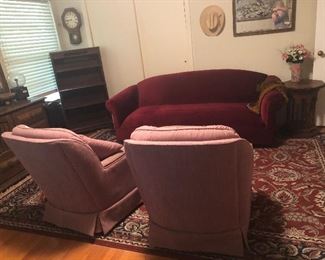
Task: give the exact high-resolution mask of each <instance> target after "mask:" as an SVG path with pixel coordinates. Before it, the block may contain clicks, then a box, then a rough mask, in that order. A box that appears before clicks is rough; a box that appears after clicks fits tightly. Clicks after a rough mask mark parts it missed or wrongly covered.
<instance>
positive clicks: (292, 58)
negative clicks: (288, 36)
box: [282, 44, 312, 63]
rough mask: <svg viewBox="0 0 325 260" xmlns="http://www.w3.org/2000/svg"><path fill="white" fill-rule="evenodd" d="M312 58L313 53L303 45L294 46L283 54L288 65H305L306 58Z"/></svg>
mask: <svg viewBox="0 0 325 260" xmlns="http://www.w3.org/2000/svg"><path fill="white" fill-rule="evenodd" d="M311 57H312V55H311V52H310V51H308V50H307V49H306V48H305V46H304V45H303V44H297V45H292V46H290V47H289V48H287V49H286V50H285V51H284V52H282V59H283V60H285V61H286V62H288V63H303V62H304V60H305V59H306V58H311Z"/></svg>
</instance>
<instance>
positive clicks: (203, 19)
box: [200, 5, 225, 36]
mask: <svg viewBox="0 0 325 260" xmlns="http://www.w3.org/2000/svg"><path fill="white" fill-rule="evenodd" d="M200 25H201V29H202V31H203V32H204V34H205V35H207V36H217V35H219V34H220V33H221V32H222V30H223V28H224V26H225V13H224V12H223V10H222V9H221V8H220V7H219V6H217V5H210V6H208V7H206V8H205V9H204V10H203V11H202V13H201V16H200Z"/></svg>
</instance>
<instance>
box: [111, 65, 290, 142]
mask: <svg viewBox="0 0 325 260" xmlns="http://www.w3.org/2000/svg"><path fill="white" fill-rule="evenodd" d="M266 77H267V75H266V74H262V73H258V72H254V71H246V70H231V69H222V70H202V71H191V72H182V73H176V74H168V75H161V76H156V77H152V78H148V79H145V80H143V81H141V82H139V83H138V84H137V85H133V86H130V87H128V88H126V89H124V90H123V91H121V92H120V93H118V94H116V95H115V96H113V97H112V98H110V99H109V100H108V101H107V102H106V107H107V109H108V110H109V111H110V112H111V114H112V118H113V124H114V128H115V130H116V134H117V139H118V140H119V141H123V140H124V139H128V138H129V137H130V135H131V133H132V132H133V130H135V129H136V128H137V127H139V126H142V125H152V126H166V125H212V124H221V125H227V126H230V127H232V128H234V129H235V130H236V131H237V133H238V134H239V135H240V136H241V137H242V138H245V139H247V140H248V141H250V142H251V143H253V144H254V145H257V146H267V145H272V144H273V143H274V137H275V134H276V131H277V130H278V128H279V126H280V121H281V120H280V118H282V119H283V117H280V111H281V110H282V109H281V108H282V107H284V104H285V99H284V97H283V95H282V94H281V93H280V92H278V91H277V90H273V91H271V92H269V93H267V94H266V95H265V96H264V97H263V100H262V102H261V106H260V114H256V113H254V112H252V111H250V110H249V109H248V108H247V104H248V103H250V102H256V101H257V100H258V97H259V93H258V92H257V90H256V88H257V86H258V85H259V84H260V83H261V82H263V81H264V80H265V79H266ZM282 111H283V110H282ZM282 121H283V120H282Z"/></svg>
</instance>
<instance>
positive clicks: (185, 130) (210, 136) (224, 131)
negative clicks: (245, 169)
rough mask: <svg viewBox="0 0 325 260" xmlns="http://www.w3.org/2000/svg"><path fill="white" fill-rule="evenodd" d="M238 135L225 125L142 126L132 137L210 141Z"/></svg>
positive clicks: (156, 139)
mask: <svg viewBox="0 0 325 260" xmlns="http://www.w3.org/2000/svg"><path fill="white" fill-rule="evenodd" d="M238 137H239V136H238V134H237V133H236V132H235V130H234V129H232V128H231V127H228V126H224V125H208V126H163V127H155V126H140V127H138V128H137V129H135V130H134V131H133V133H132V134H131V139H133V140H142V141H210V140H220V139H228V138H238Z"/></svg>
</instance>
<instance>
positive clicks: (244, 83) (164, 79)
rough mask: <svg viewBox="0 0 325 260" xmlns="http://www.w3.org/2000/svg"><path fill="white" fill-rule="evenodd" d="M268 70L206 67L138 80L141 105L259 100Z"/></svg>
mask: <svg viewBox="0 0 325 260" xmlns="http://www.w3.org/2000/svg"><path fill="white" fill-rule="evenodd" d="M266 76H267V75H266V74H262V73H258V72H254V71H246V70H230V69H222V70H202V71H190V72H182V73H175V74H167V75H161V76H156V77H152V78H148V79H145V80H143V81H141V82H139V83H138V94H139V106H152V105H163V104H195V103H215V102H225V103H226V102H251V101H254V100H257V97H258V94H257V91H256V88H257V86H258V84H260V83H261V82H262V81H263V80H264V79H265V78H266Z"/></svg>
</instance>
